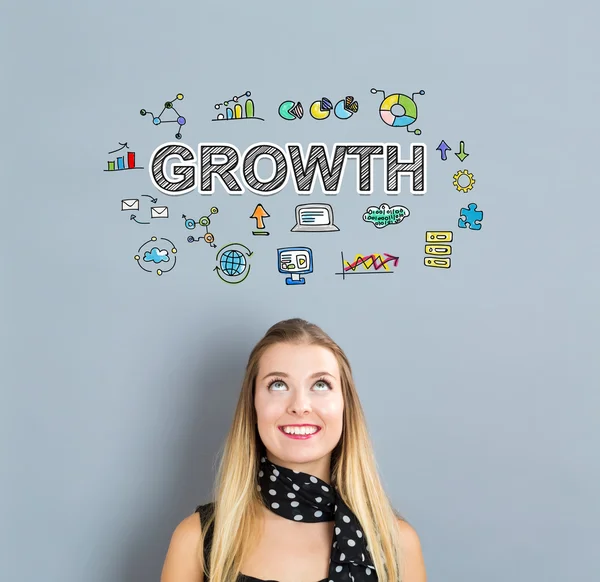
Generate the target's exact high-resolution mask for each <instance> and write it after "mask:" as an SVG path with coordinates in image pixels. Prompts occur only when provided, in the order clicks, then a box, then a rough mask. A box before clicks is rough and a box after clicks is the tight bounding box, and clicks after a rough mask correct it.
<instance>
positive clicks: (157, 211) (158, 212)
mask: <svg viewBox="0 0 600 582" xmlns="http://www.w3.org/2000/svg"><path fill="white" fill-rule="evenodd" d="M150 218H169V208H168V207H167V206H153V207H152V208H150Z"/></svg>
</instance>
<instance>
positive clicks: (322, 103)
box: [309, 97, 333, 120]
mask: <svg viewBox="0 0 600 582" xmlns="http://www.w3.org/2000/svg"><path fill="white" fill-rule="evenodd" d="M332 110H333V103H332V102H331V101H330V100H329V99H327V97H322V98H321V99H319V100H318V101H315V102H314V103H313V104H312V105H311V106H310V109H309V111H310V114H311V116H312V117H313V118H314V119H319V120H321V119H327V118H328V117H329V114H330V113H331V111H332Z"/></svg>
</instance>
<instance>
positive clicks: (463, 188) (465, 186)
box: [452, 170, 475, 192]
mask: <svg viewBox="0 0 600 582" xmlns="http://www.w3.org/2000/svg"><path fill="white" fill-rule="evenodd" d="M452 178H453V179H454V181H453V182H452V184H454V187H455V188H456V189H457V190H458V192H468V191H469V190H473V186H474V185H475V178H473V174H471V172H469V170H458V172H456V174H454V176H452ZM463 178H466V180H464V179H463ZM461 179H462V182H463V183H462V184H461Z"/></svg>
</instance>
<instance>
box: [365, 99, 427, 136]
mask: <svg viewBox="0 0 600 582" xmlns="http://www.w3.org/2000/svg"><path fill="white" fill-rule="evenodd" d="M371 93H373V95H375V94H377V93H383V101H382V102H381V104H380V105H379V116H380V117H381V120H382V121H383V123H385V124H386V125H389V126H391V127H406V131H409V132H411V133H414V134H415V135H421V130H420V129H414V130H412V129H409V126H410V125H412V124H413V123H414V122H415V121H417V117H418V114H417V104H416V103H415V100H414V98H415V95H425V91H423V90H421V91H418V92H416V93H413V94H412V97H409V96H408V95H403V94H402V93H393V94H392V95H387V96H386V94H385V91H382V90H381V89H371ZM396 110H400V111H396Z"/></svg>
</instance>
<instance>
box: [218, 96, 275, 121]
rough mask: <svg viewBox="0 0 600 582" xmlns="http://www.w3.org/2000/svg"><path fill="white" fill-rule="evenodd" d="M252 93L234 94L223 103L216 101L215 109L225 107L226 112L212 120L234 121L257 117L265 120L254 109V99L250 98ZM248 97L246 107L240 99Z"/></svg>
mask: <svg viewBox="0 0 600 582" xmlns="http://www.w3.org/2000/svg"><path fill="white" fill-rule="evenodd" d="M251 96H252V93H251V92H250V91H246V92H245V93H242V94H241V95H234V96H233V97H232V98H231V99H228V100H227V101H223V102H222V103H216V104H215V109H216V110H217V111H219V110H220V109H221V107H225V113H218V114H217V117H216V118H215V119H213V120H212V121H233V120H236V119H257V120H259V121H264V119H263V118H262V117H257V116H256V115H255V113H256V112H255V111H254V101H253V100H252V99H250V97H251ZM244 97H245V98H246V101H245V103H244V107H243V108H242V104H241V103H240V102H239V101H240V99H243V98H244Z"/></svg>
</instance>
